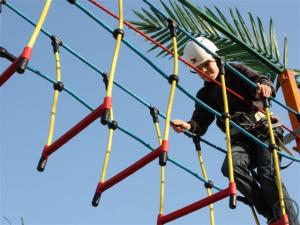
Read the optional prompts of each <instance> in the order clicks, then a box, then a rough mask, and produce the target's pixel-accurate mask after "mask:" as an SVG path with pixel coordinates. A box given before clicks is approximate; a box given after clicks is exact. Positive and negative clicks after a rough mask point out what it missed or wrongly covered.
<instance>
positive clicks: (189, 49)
mask: <svg viewBox="0 0 300 225" xmlns="http://www.w3.org/2000/svg"><path fill="white" fill-rule="evenodd" d="M196 40H197V41H198V42H199V43H201V44H202V45H203V46H205V47H206V48H207V49H208V50H209V51H211V52H213V53H215V52H216V51H217V50H218V48H217V46H216V45H215V44H214V43H213V42H212V41H210V40H208V39H207V38H205V37H197V38H196ZM183 57H184V58H185V60H186V61H188V62H189V63H190V64H192V65H193V66H195V67H197V66H199V65H201V64H203V63H205V62H206V61H207V60H209V59H213V56H212V55H211V54H209V53H208V52H206V50H204V49H203V48H201V47H200V46H199V45H198V44H197V43H196V42H194V41H189V42H188V43H187V44H186V46H185V47H184V50H183Z"/></svg>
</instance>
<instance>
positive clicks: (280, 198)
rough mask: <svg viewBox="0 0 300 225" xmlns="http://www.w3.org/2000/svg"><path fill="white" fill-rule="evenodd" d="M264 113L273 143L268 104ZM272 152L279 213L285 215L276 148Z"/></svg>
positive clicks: (273, 142)
mask: <svg viewBox="0 0 300 225" xmlns="http://www.w3.org/2000/svg"><path fill="white" fill-rule="evenodd" d="M266 101H268V99H266ZM265 113H266V116H267V122H268V128H269V134H270V141H271V144H272V145H275V144H276V142H275V137H274V132H273V128H272V122H271V115H270V110H269V107H268V106H266V107H265ZM272 154H273V160H274V163H275V172H276V183H277V188H278V195H279V202H280V209H281V215H282V216H283V215H286V211H285V204H284V196H283V191H282V184H281V175H280V166H279V159H278V153H277V150H276V149H273V152H272Z"/></svg>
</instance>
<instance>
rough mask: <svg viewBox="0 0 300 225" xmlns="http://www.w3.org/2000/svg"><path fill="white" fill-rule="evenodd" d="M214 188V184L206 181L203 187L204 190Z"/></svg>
mask: <svg viewBox="0 0 300 225" xmlns="http://www.w3.org/2000/svg"><path fill="white" fill-rule="evenodd" d="M213 186H214V183H213V182H212V181H211V180H208V181H207V182H205V183H204V187H205V188H206V189H212V188H213Z"/></svg>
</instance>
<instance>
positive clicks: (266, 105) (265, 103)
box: [262, 98, 270, 108]
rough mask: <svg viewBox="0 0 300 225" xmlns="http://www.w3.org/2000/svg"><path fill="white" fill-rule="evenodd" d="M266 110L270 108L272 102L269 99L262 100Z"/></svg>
mask: <svg viewBox="0 0 300 225" xmlns="http://www.w3.org/2000/svg"><path fill="white" fill-rule="evenodd" d="M262 102H263V106H264V108H266V107H268V108H269V107H270V100H269V99H268V98H263V100H262Z"/></svg>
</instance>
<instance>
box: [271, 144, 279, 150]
mask: <svg viewBox="0 0 300 225" xmlns="http://www.w3.org/2000/svg"><path fill="white" fill-rule="evenodd" d="M269 150H270V151H273V150H278V146H277V145H276V144H269Z"/></svg>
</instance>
